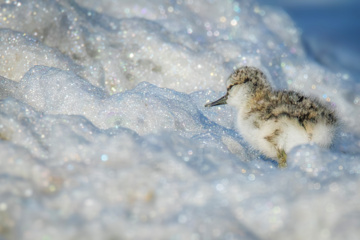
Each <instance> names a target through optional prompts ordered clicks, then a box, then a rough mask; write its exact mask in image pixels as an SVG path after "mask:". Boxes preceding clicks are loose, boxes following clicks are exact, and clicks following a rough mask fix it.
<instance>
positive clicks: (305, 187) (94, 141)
mask: <svg viewBox="0 0 360 240" xmlns="http://www.w3.org/2000/svg"><path fill="white" fill-rule="evenodd" d="M0 3H1V13H0V28H1V29H0V40H1V41H0V59H1V63H0V75H1V77H0V98H1V101H0V139H1V140H0V152H1V158H0V239H1V240H2V239H26V240H28V239H29V240H30V239H61V240H64V239H170V238H171V239H289V238H291V239H356V237H357V236H358V235H359V234H360V232H359V229H360V228H359V227H360V226H359V221H358V219H359V217H360V205H359V204H358V203H359V201H360V195H359V192H358V188H359V186H360V178H359V174H360V162H359V157H360V151H359V149H360V148H359V147H360V138H359V136H360V126H359V124H358V118H359V116H360V108H359V102H360V101H359V99H360V97H359V92H358V90H359V85H358V83H356V81H355V80H354V79H353V78H352V76H351V75H346V74H345V73H334V72H332V71H331V70H329V69H325V68H323V67H321V66H319V65H318V64H316V63H314V62H313V61H311V60H309V59H308V58H307V56H306V54H305V53H304V50H303V49H302V47H301V43H300V36H299V32H298V30H297V29H296V28H295V27H294V26H293V24H292V22H291V20H290V19H289V17H288V16H287V15H286V14H285V13H284V12H282V11H281V10H278V9H272V8H265V7H262V6H258V5H257V4H256V3H254V2H252V1H240V2H239V3H238V2H233V1H206V0H201V1H190V0H178V1H166V0H154V1H115V0H104V1H82V0H76V1H75V0H66V1H45V0H44V1H42V0H39V1H0ZM245 64H248V65H252V66H256V67H260V68H261V69H262V70H264V72H265V73H266V74H267V75H268V76H269V78H270V82H271V84H272V85H274V87H277V88H289V89H295V90H299V91H302V92H304V93H305V94H307V95H314V96H317V97H319V98H322V99H323V100H324V101H325V102H329V104H331V105H332V106H333V107H334V109H336V111H337V112H338V113H339V117H340V119H341V121H342V122H343V127H342V129H341V131H340V132H339V133H338V136H337V139H336V141H335V143H334V145H333V147H332V148H331V149H330V150H323V149H321V148H319V147H318V146H316V145H302V146H298V147H296V148H295V149H293V150H292V151H291V153H290V154H289V155H288V168H287V169H284V170H279V169H277V167H276V163H275V162H273V161H271V160H269V159H266V158H265V157H264V156H262V155H260V154H259V153H258V152H256V151H254V150H253V149H252V148H251V146H250V145H249V144H248V143H246V142H245V141H244V140H243V139H242V137H241V135H239V134H238V133H237V131H236V129H235V127H234V121H233V119H234V112H233V110H232V109H231V108H230V107H229V106H224V107H216V108H212V109H205V108H204V107H203V106H204V104H205V103H206V102H207V101H209V100H212V99H216V97H219V96H221V95H222V94H223V93H224V91H225V85H224V81H225V79H226V77H227V76H228V75H229V74H230V73H231V71H232V70H233V68H234V67H237V66H242V65H245Z"/></svg>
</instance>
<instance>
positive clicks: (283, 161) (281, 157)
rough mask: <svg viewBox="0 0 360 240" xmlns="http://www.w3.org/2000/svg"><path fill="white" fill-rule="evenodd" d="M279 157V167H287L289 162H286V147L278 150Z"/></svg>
mask: <svg viewBox="0 0 360 240" xmlns="http://www.w3.org/2000/svg"><path fill="white" fill-rule="evenodd" d="M277 157H278V159H279V161H278V163H279V165H278V167H279V168H286V167H287V163H286V157H287V155H286V153H285V151H284V149H278V150H277Z"/></svg>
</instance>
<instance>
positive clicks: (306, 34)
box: [259, 0, 360, 82]
mask: <svg viewBox="0 0 360 240" xmlns="http://www.w3.org/2000/svg"><path fill="white" fill-rule="evenodd" d="M259 2H260V3H261V4H264V5H269V6H277V7H282V8H283V9H284V10H285V11H286V12H287V13H288V14H289V15H290V17H291V18H292V19H293V21H294V22H295V24H296V26H297V27H298V28H300V29H301V30H302V41H303V45H304V47H305V49H306V51H307V52H308V54H309V55H310V56H311V57H312V58H313V59H314V60H315V61H317V62H319V63H321V64H323V65H325V66H327V67H329V68H330V69H332V70H334V71H344V69H345V70H346V71H347V72H348V73H350V74H352V75H354V76H357V77H358V78H357V81H358V82H360V1H359V0H260V1H259Z"/></svg>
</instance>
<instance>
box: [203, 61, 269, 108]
mask: <svg viewBox="0 0 360 240" xmlns="http://www.w3.org/2000/svg"><path fill="white" fill-rule="evenodd" d="M226 89H227V92H226V94H225V95H224V96H223V97H221V98H220V99H218V100H216V101H214V102H211V103H207V104H206V105H205V107H213V106H217V105H222V104H227V103H228V100H229V98H233V97H235V96H236V95H237V94H239V90H243V91H241V94H244V93H246V94H248V93H250V94H253V93H255V92H256V91H258V90H270V89H271V86H270V84H269V83H268V82H267V80H266V76H265V74H264V73H263V72H262V71H261V70H260V69H258V68H255V67H248V66H244V67H240V68H238V69H236V70H235V71H234V72H233V73H232V74H231V75H230V76H229V77H228V79H227V81H226Z"/></svg>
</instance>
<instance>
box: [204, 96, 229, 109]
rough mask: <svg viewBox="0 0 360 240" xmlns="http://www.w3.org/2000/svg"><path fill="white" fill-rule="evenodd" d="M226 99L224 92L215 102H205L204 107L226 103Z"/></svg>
mask: <svg viewBox="0 0 360 240" xmlns="http://www.w3.org/2000/svg"><path fill="white" fill-rule="evenodd" d="M227 99H228V95H227V94H226V95H225V96H223V97H221V98H220V99H218V100H216V101H215V102H211V103H207V104H205V107H213V106H217V105H223V104H226V103H227V102H226V101H227Z"/></svg>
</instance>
